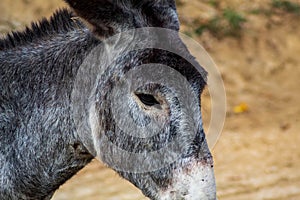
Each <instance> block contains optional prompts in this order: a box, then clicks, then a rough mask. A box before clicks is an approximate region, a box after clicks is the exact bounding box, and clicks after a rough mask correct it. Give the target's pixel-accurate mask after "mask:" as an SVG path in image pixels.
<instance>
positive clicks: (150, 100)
mask: <svg viewBox="0 0 300 200" xmlns="http://www.w3.org/2000/svg"><path fill="white" fill-rule="evenodd" d="M136 96H137V97H138V98H139V99H140V101H141V102H142V103H143V104H145V105H146V106H154V105H159V104H160V103H159V102H158V101H157V100H156V99H155V97H154V96H153V95H151V94H136Z"/></svg>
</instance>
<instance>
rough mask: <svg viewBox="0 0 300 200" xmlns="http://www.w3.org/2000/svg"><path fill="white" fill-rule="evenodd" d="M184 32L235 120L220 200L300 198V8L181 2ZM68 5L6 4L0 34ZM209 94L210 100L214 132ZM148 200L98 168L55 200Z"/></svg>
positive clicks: (218, 158) (227, 133)
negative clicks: (205, 58)
mask: <svg viewBox="0 0 300 200" xmlns="http://www.w3.org/2000/svg"><path fill="white" fill-rule="evenodd" d="M177 4H178V12H179V15H180V20H181V24H182V28H181V32H183V33H185V34H187V35H189V36H191V37H193V38H194V39H196V40H197V41H198V42H199V43H200V44H201V45H203V46H204V47H205V48H206V50H207V51H208V52H209V54H210V55H211V56H212V58H213V59H214V61H215V62H216V64H217V66H218V67H219V70H220V71H221V73H222V77H223V80H224V83H225V88H226V93H227V117H226V122H225V126H224V129H223V132H222V135H221V137H220V139H219V141H218V143H217V145H216V146H215V148H214V149H213V150H212V153H213V155H214V159H215V173H216V181H217V190H218V199H219V200H249V199H266V200H277V199H278V200H279V199H289V200H299V199H300V134H299V130H300V106H299V103H300V66H299V64H300V1H299V0H286V1H284V0H222V1H218V0H202V1H201V0H178V1H177ZM65 6H66V5H65V4H64V3H63V2H62V1H61V0H51V1H44V0H1V3H0V34H5V33H7V32H9V31H11V30H21V29H22V28H24V26H26V25H29V23H30V22H31V21H37V20H38V19H40V18H41V17H42V16H45V17H49V16H50V15H51V13H52V12H53V11H54V10H56V9H58V8H60V7H65ZM209 107H210V102H209V93H208V91H205V92H204V94H203V113H204V120H205V124H206V126H208V124H209V116H210V108H209ZM67 199H72V200H81V199H86V200H94V199H103V200H119V199H122V200H123V199H124V200H140V199H146V198H144V197H143V195H142V194H141V192H139V190H137V189H136V188H134V186H132V185H131V184H130V183H128V182H127V181H125V180H122V179H121V178H119V177H118V175H116V173H114V172H113V171H111V170H109V169H107V168H106V167H104V166H103V165H102V164H101V163H100V162H98V161H93V162H92V163H91V164H90V165H89V166H87V167H86V168H85V169H83V170H82V171H81V172H79V173H78V174H77V175H76V176H74V177H73V178H72V179H71V180H69V181H68V182H67V183H66V184H65V185H63V186H62V187H61V188H60V189H59V190H58V191H57V192H56V194H55V196H54V200H67Z"/></svg>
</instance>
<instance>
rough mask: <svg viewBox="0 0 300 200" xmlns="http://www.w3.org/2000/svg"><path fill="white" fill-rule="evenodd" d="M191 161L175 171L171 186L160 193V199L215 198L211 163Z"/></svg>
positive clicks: (209, 199) (192, 199) (188, 199)
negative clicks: (185, 166)
mask: <svg viewBox="0 0 300 200" xmlns="http://www.w3.org/2000/svg"><path fill="white" fill-rule="evenodd" d="M192 162H193V163H192V164H191V165H189V166H187V168H184V169H180V170H177V171H176V172H175V176H174V178H173V181H172V184H171V186H170V187H169V188H168V189H167V190H166V191H163V192H162V193H161V195H160V196H161V197H160V199H161V200H183V199H184V200H216V184H215V178H214V171H213V167H212V165H210V164H207V163H201V162H197V161H192Z"/></svg>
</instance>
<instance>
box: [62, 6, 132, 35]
mask: <svg viewBox="0 0 300 200" xmlns="http://www.w3.org/2000/svg"><path fill="white" fill-rule="evenodd" d="M65 2H67V3H68V4H69V5H70V7H71V8H72V9H73V10H74V11H75V13H76V14H77V15H78V16H79V17H81V18H82V19H83V20H84V21H85V22H87V23H88V24H89V25H90V27H91V29H92V32H93V33H94V34H96V36H98V37H100V38H106V37H109V36H112V35H114V34H115V33H117V32H119V29H122V26H125V25H126V20H128V16H126V13H125V12H124V9H122V7H120V6H118V5H117V4H116V3H114V2H116V1H114V0H87V1H84V0H65ZM127 22H128V21H127Z"/></svg>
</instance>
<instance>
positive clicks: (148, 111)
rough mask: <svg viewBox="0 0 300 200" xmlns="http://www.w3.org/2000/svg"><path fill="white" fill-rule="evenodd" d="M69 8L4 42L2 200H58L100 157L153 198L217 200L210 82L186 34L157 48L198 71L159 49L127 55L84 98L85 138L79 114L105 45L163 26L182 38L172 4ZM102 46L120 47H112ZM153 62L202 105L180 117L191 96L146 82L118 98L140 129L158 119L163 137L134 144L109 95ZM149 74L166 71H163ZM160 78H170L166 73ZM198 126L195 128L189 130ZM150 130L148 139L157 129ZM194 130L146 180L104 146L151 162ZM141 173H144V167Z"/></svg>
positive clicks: (103, 3)
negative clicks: (209, 129)
mask: <svg viewBox="0 0 300 200" xmlns="http://www.w3.org/2000/svg"><path fill="white" fill-rule="evenodd" d="M65 1H66V2H67V3H68V4H69V6H70V7H71V10H69V9H62V10H59V11H57V12H56V13H55V14H54V15H53V16H52V17H51V18H50V19H49V20H46V19H43V20H41V21H40V22H39V23H33V24H32V26H31V28H26V29H25V30H24V31H23V32H12V33H10V34H8V35H7V36H6V38H3V39H1V40H0V199H3V200H5V199H7V200H8V199H9V200H14V199H18V200H19V199H34V200H35V199H51V197H52V195H53V194H54V192H55V191H56V190H57V189H58V188H59V187H60V186H61V185H62V184H63V183H65V182H66V181H67V180H68V179H70V178H71V177H72V176H73V175H74V174H76V173H77V172H78V171H79V170H80V169H82V168H83V167H84V166H85V165H87V164H88V163H89V162H90V161H91V160H92V159H93V158H95V157H97V158H98V159H101V160H103V162H104V163H106V164H107V165H108V167H111V168H113V169H114V170H115V171H116V172H117V173H118V174H119V175H120V176H121V177H123V178H125V179H127V180H128V181H130V182H131V183H133V184H134V185H135V186H136V187H138V188H139V189H140V190H141V191H142V192H143V194H144V195H145V196H147V197H149V198H150V199H153V200H169V199H186V200H193V199H209V200H210V199H211V200H213V199H216V194H215V193H216V191H215V180H214V173H213V159H212V155H211V153H210V151H209V149H208V146H207V142H206V139H205V134H204V131H203V128H202V120H201V109H200V108H201V104H200V96H201V93H202V90H203V88H204V87H205V85H206V73H205V71H204V69H203V68H201V67H200V65H199V64H198V63H197V62H196V61H195V59H194V58H193V57H192V55H190V53H189V51H188V50H187V48H186V46H185V45H184V44H183V42H182V41H181V39H180V37H179V34H170V35H166V36H165V37H164V41H158V42H166V43H171V44H174V45H175V46H176V49H177V50H178V51H180V52H181V53H183V54H184V55H186V57H187V58H189V59H191V60H192V62H193V63H191V62H188V61H187V59H185V58H183V57H182V56H178V55H177V54H175V53H172V52H168V51H166V50H162V49H155V48H145V49H138V50H132V51H130V52H127V53H125V54H120V55H119V56H118V58H117V59H116V60H115V62H112V64H111V65H110V66H109V68H108V69H107V70H106V72H105V73H104V74H103V75H101V76H100V75H99V76H100V77H97V78H98V79H97V82H96V85H95V90H94V91H93V92H94V98H89V97H86V96H85V95H84V94H82V97H83V98H86V99H89V102H90V103H88V104H87V105H86V107H85V109H83V110H82V113H85V114H84V115H85V116H88V117H87V119H86V120H87V125H88V126H89V129H87V130H88V131H83V132H81V131H80V125H79V126H78V124H77V123H78V121H77V122H76V120H74V117H73V114H72V112H73V109H74V105H73V104H72V91H74V87H75V86H74V84H75V81H76V80H75V79H76V76H77V74H78V73H79V70H80V66H81V65H82V64H83V63H84V60H85V59H86V58H87V57H88V55H89V54H90V53H91V52H92V50H93V49H94V48H96V47H97V46H98V45H101V44H103V43H104V41H105V40H106V39H107V38H110V37H113V36H114V35H116V34H119V33H122V32H124V31H128V30H135V29H139V28H146V27H158V28H164V29H168V30H172V31H173V32H175V33H178V31H179V20H178V15H177V11H176V6H175V1H174V0H118V1H113V0H87V1H82V0H65ZM149 37H150V35H149ZM105 45H106V47H108V48H110V49H118V48H119V47H118V46H117V45H116V43H115V42H111V43H109V42H107V43H106V44H105ZM123 48H126V47H123ZM149 63H157V64H163V65H167V66H169V67H170V68H171V69H172V70H173V71H176V72H177V73H178V74H180V75H181V76H183V77H184V78H185V80H186V81H187V83H188V84H189V85H190V87H191V88H192V90H193V92H194V93H195V95H196V97H197V98H196V102H195V103H194V104H191V105H188V106H191V107H192V109H193V112H195V114H193V115H192V114H191V113H190V112H188V111H187V110H185V109H183V108H182V107H181V106H182V105H181V104H180V102H179V99H180V98H190V97H189V96H185V97H183V96H182V94H181V93H180V91H178V90H177V89H176V88H168V87H165V86H164V85H162V84H159V83H153V82H151V81H147V80H143V82H142V84H140V85H139V87H138V88H134V87H132V90H131V91H130V93H124V94H121V93H120V94H119V96H117V97H118V98H122V101H123V105H121V106H123V107H122V109H123V111H124V113H129V115H128V116H129V118H132V120H133V121H135V122H136V123H137V124H140V126H141V127H143V126H144V127H147V126H146V125H147V124H148V123H149V120H150V121H151V120H154V121H156V122H157V123H158V124H159V125H160V126H161V130H162V131H160V132H158V133H157V134H153V136H151V137H148V138H145V137H144V138H143V137H134V135H132V134H138V133H137V132H138V129H137V130H133V131H132V134H131V135H128V134H125V133H124V132H122V131H121V130H120V128H119V127H118V124H117V122H116V119H114V118H113V117H112V115H113V110H112V109H110V107H111V103H112V93H113V89H114V87H115V86H116V85H118V84H119V83H120V81H121V79H122V78H123V77H124V76H125V75H126V74H127V73H128V72H129V71H130V70H134V69H137V70H138V69H140V68H141V66H142V65H143V66H145V64H149ZM195 65H197V67H199V68H200V69H201V70H200V71H199V70H197V67H195ZM144 68H145V67H144ZM148 69H151V70H157V71H159V73H160V72H163V70H161V69H160V68H159V67H157V68H155V67H152V68H151V67H148ZM162 74H163V77H166V78H165V79H167V75H168V74H164V73H162ZM94 75H95V74H91V76H94ZM169 75H170V74H169ZM171 75H172V74H171ZM149 76H150V74H149ZM146 77H147V74H146ZM152 78H153V77H152ZM154 78H155V77H154ZM162 79H164V78H162ZM132 81H133V82H134V81H138V78H136V79H133V80H132ZM178 81H179V80H178ZM87 90H88V88H87ZM75 109H76V108H75ZM129 118H127V119H125V120H124V121H125V123H126V121H127V120H130V119H129ZM193 120H195V123H193V125H194V126H195V127H196V128H195V129H190V128H189V125H190V124H192V123H191V121H193ZM79 121H80V120H79ZM78 127H79V128H78ZM147 130H148V132H150V133H151V131H152V128H151V126H150V127H149V126H148V127H147ZM188 131H190V132H192V136H193V137H192V140H189V139H186V138H184V137H183V136H180V137H178V141H179V142H178V143H176V145H179V146H180V145H181V144H182V146H183V147H182V148H180V151H179V152H177V155H178V157H176V160H174V161H172V162H165V163H166V164H164V165H163V166H162V167H158V168H153V169H152V170H148V171H147V170H145V171H130V170H122V166H120V165H123V166H129V165H132V166H135V163H132V160H131V159H126V158H125V159H123V160H122V162H119V160H118V158H119V157H118V155H117V154H118V152H114V151H113V150H111V149H110V147H109V146H108V147H107V148H102V149H101V148H100V147H99V145H97V144H99V142H101V141H103V140H105V138H106V139H108V140H110V141H111V142H112V143H114V144H115V145H116V146H118V148H119V149H123V150H126V151H128V152H133V153H140V154H142V155H147V152H154V151H157V150H160V149H162V148H163V147H165V146H167V144H169V143H170V141H172V140H173V139H175V138H176V137H177V136H178V135H184V134H185V133H186V132H188ZM95 135H96V136H95ZM104 137H105V138H104ZM108 152H110V154H108ZM99 154H101V155H99ZM108 155H109V156H108ZM115 158H117V159H115ZM144 158H145V164H148V165H150V167H151V165H152V164H154V163H157V162H162V163H164V161H165V159H167V158H164V155H163V154H162V155H161V157H160V156H158V157H157V158H156V159H157V160H156V159H153V158H152V160H151V159H150V158H149V157H147V156H146V157H144ZM147 161H148V162H147ZM136 166H137V167H139V168H141V167H144V166H143V163H136Z"/></svg>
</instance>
